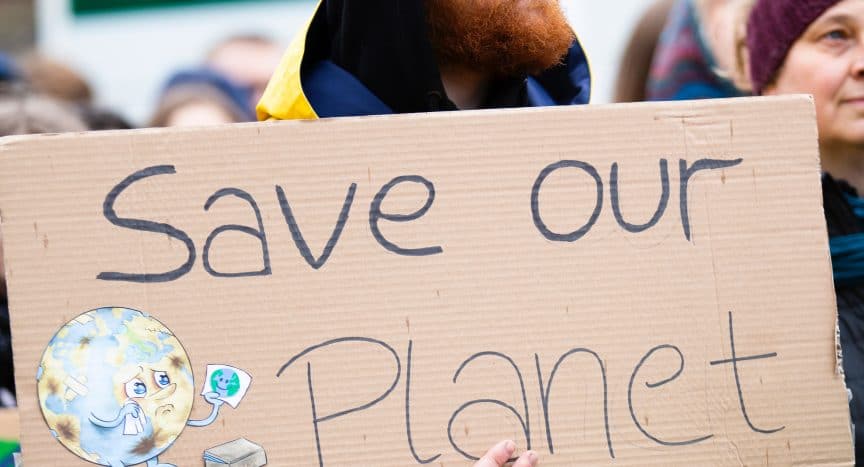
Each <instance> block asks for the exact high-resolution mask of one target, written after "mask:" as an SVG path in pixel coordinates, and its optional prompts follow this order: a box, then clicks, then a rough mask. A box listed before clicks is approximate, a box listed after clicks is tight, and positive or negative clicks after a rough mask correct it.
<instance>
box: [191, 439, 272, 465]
mask: <svg viewBox="0 0 864 467" xmlns="http://www.w3.org/2000/svg"><path fill="white" fill-rule="evenodd" d="M204 465H205V467H223V466H229V467H261V466H263V465H267V454H266V453H265V452H264V448H262V447H261V446H259V445H257V444H255V443H253V442H251V441H249V440H247V439H244V438H240V439H235V440H234V441H231V442H228V443H225V444H220V445H219V446H215V447H212V448H210V449H208V450H206V451H204Z"/></svg>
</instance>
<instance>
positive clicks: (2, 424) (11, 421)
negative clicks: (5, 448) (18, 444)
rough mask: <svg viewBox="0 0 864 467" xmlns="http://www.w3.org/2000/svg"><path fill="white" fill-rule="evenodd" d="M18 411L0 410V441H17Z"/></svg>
mask: <svg viewBox="0 0 864 467" xmlns="http://www.w3.org/2000/svg"><path fill="white" fill-rule="evenodd" d="M18 437H19V430H18V411H17V410H16V409H0V439H5V440H13V439H18Z"/></svg>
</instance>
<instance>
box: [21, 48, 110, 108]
mask: <svg viewBox="0 0 864 467" xmlns="http://www.w3.org/2000/svg"><path fill="white" fill-rule="evenodd" d="M20 64H21V69H22V71H23V78H24V80H25V81H26V82H27V85H28V87H29V89H30V91H31V92H34V93H38V94H44V95H46V96H51V97H53V98H55V99H58V100H61V101H64V102H69V103H71V104H75V105H80V106H88V105H90V104H91V103H92V101H93V90H92V88H91V87H90V84H89V83H88V82H87V80H86V79H85V78H84V77H83V76H82V75H81V74H80V73H78V72H77V71H75V70H74V69H73V68H72V67H70V66H68V65H66V64H64V63H61V62H59V61H57V60H53V59H50V58H48V57H45V56H43V55H39V54H31V55H28V56H26V57H24V58H23V59H22V60H21V62H20Z"/></svg>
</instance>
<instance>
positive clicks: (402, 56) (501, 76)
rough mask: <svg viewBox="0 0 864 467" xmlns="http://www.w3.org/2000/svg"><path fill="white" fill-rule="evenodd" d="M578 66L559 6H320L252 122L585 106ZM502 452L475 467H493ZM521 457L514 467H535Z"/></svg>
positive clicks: (334, 2)
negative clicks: (503, 108) (549, 106)
mask: <svg viewBox="0 0 864 467" xmlns="http://www.w3.org/2000/svg"><path fill="white" fill-rule="evenodd" d="M590 82H591V77H590V73H589V70H588V62H587V60H586V58H585V54H584V52H583V50H582V47H581V46H580V45H579V42H578V41H577V40H576V36H575V35H574V34H573V31H572V29H571V28H570V26H569V25H568V24H567V20H566V18H565V16H564V13H563V11H562V10H561V6H560V4H559V0H322V1H321V3H320V4H319V6H318V8H317V10H316V11H315V13H314V16H313V17H312V20H311V21H310V23H309V25H308V26H307V28H306V29H304V30H302V31H300V34H299V35H298V36H297V38H295V40H294V42H293V43H292V44H291V46H290V48H289V49H288V51H287V52H286V53H285V56H284V58H283V59H282V63H281V64H280V65H279V68H278V69H277V71H276V73H275V74H274V76H273V77H272V78H271V80H270V83H269V84H268V86H267V89H266V91H265V92H264V95H263V97H262V98H261V101H260V102H259V103H258V118H259V119H260V120H269V119H277V120H286V119H314V118H319V117H321V118H323V117H344V116H357V115H377V114H392V113H408V112H434V111H439V110H459V109H480V108H501V107H535V106H547V105H572V104H585V103H587V102H588V100H589V97H590ZM514 452H516V445H515V444H514V443H513V442H512V441H502V442H500V443H498V444H497V445H495V446H493V447H492V448H491V449H490V450H489V452H487V453H486V455H485V456H483V457H482V458H481V459H480V460H479V461H478V462H477V464H475V467H501V466H503V465H504V464H505V463H507V462H508V460H512V459H513V455H514ZM537 462H538V457H537V454H536V453H534V452H532V451H527V452H523V453H522V454H521V455H520V456H519V457H518V459H516V460H515V462H514V463H513V467H531V466H535V465H537Z"/></svg>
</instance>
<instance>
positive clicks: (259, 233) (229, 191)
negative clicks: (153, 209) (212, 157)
mask: <svg viewBox="0 0 864 467" xmlns="http://www.w3.org/2000/svg"><path fill="white" fill-rule="evenodd" d="M229 195H233V196H236V197H238V198H240V199H242V200H244V201H246V202H247V203H249V205H250V206H252V210H253V211H254V212H255V219H256V220H257V221H258V229H257V230H256V229H253V228H252V227H248V226H245V225H235V224H227V225H223V226H220V227H218V228H217V229H215V230H214V231H213V232H210V235H208V236H207V241H206V242H204V252H203V253H202V254H201V257H202V260H203V261H204V270H206V271H207V272H208V273H210V275H212V276H216V277H245V276H267V275H269V274H270V273H271V271H270V252H269V251H268V250H267V236H266V235H265V234H264V223H263V222H262V221H261V211H260V210H259V209H258V203H256V202H255V198H253V197H252V195H250V194H249V193H247V192H245V191H243V190H240V189H237V188H223V189H221V190H219V191H217V192H216V193H213V195H212V196H210V198H208V199H207V202H206V203H204V210H205V211H209V210H210V207H211V206H213V203H215V202H216V200H218V199H219V198H222V197H223V196H229ZM228 230H234V231H237V232H242V233H245V234H249V235H251V236H253V237H255V238H257V239H258V241H260V242H261V257H262V260H263V263H264V267H263V268H262V269H261V270H260V271H244V272H219V271H216V270H214V269H213V267H212V266H211V265H210V246H211V245H212V243H213V240H214V239H215V238H216V236H217V235H219V234H220V233H222V232H225V231H228Z"/></svg>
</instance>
